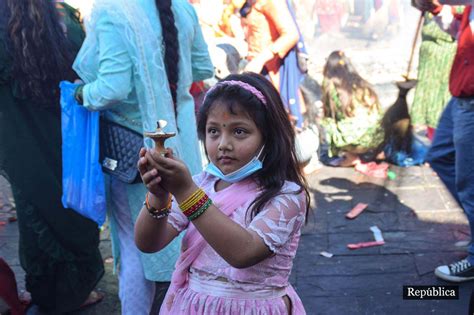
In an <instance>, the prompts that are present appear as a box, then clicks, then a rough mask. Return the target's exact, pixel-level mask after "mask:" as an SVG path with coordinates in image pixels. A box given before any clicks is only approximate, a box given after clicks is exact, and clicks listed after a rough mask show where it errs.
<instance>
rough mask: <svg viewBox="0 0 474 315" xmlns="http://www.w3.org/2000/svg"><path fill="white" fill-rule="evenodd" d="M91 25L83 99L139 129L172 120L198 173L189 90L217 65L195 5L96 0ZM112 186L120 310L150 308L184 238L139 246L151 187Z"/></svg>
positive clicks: (79, 66) (170, 143)
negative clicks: (146, 249)
mask: <svg viewBox="0 0 474 315" xmlns="http://www.w3.org/2000/svg"><path fill="white" fill-rule="evenodd" d="M86 33H87V37H86V39H85V41H84V45H83V46H82V48H81V50H80V52H79V54H78V56H77V58H76V61H75V63H74V69H75V70H76V71H77V73H78V74H79V76H80V77H81V79H82V80H83V81H84V82H85V85H83V86H80V87H79V88H78V90H77V91H76V92H77V93H76V96H77V98H78V100H79V101H80V102H81V101H82V103H83V105H84V107H85V108H87V109H89V110H93V111H95V110H100V111H102V113H103V116H104V118H105V119H107V120H110V121H113V122H115V123H118V124H120V125H122V126H125V127H128V128H130V129H133V130H135V131H137V132H140V133H143V132H144V131H154V130H156V123H157V121H158V120H159V119H162V120H166V121H167V122H168V125H167V126H166V129H165V130H168V131H173V132H177V136H176V137H173V138H171V139H169V140H167V142H166V146H167V147H170V148H172V149H173V151H174V152H175V154H177V155H178V156H180V158H182V159H183V160H184V161H185V162H186V164H187V165H188V167H189V168H190V169H191V171H192V172H193V173H194V174H196V173H198V172H200V171H201V170H202V161H201V154H200V150H199V143H198V137H197V132H196V117H195V112H194V101H193V98H192V96H191V94H190V92H189V90H190V87H191V84H192V83H193V82H195V81H201V80H204V79H206V78H210V77H212V75H213V72H214V68H213V65H212V63H211V60H210V57H209V53H208V50H207V45H206V43H205V41H204V39H203V36H202V33H201V29H200V26H199V22H198V17H197V15H196V12H195V11H194V9H193V7H192V6H191V5H190V4H189V3H188V2H187V1H186V0H173V1H171V0H157V1H154V0H136V1H129V0H97V1H96V2H95V4H94V8H93V11H92V13H91V18H90V21H89V22H88V24H86ZM146 145H147V146H149V144H148V142H147V143H146ZM106 186H107V187H106V189H107V196H108V197H107V198H108V204H107V208H108V213H109V218H110V222H111V231H112V246H113V253H114V258H115V261H116V262H119V264H120V269H119V296H120V299H121V303H122V314H149V313H150V311H151V310H152V305H153V299H154V296H155V291H156V290H157V288H158V289H160V288H161V290H162V289H163V287H164V288H167V284H169V281H170V279H171V274H172V272H173V270H174V265H175V262H176V260H177V258H178V256H179V249H180V239H178V240H176V241H174V242H173V243H171V244H170V245H169V246H168V247H167V249H166V250H164V251H163V252H160V253H159V254H144V253H141V252H140V251H139V250H138V249H137V247H136V246H135V243H134V239H133V235H134V224H135V220H136V219H137V216H138V213H139V211H140V209H141V207H142V205H143V201H144V199H145V194H146V191H147V190H146V187H145V186H144V185H143V184H142V183H139V184H126V183H123V182H121V181H119V180H118V179H116V178H114V177H113V176H110V177H108V178H107V179H106ZM157 282H159V283H160V284H159V286H158V287H157ZM161 293H163V294H164V292H161ZM161 293H159V294H161Z"/></svg>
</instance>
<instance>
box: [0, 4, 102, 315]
mask: <svg viewBox="0 0 474 315" xmlns="http://www.w3.org/2000/svg"><path fill="white" fill-rule="evenodd" d="M83 40H84V31H83V29H82V26H81V24H80V22H79V18H78V13H77V11H76V10H74V9H73V8H71V7H70V6H68V5H67V4H55V3H54V1H51V0H35V1H31V0H0V144H1V145H0V175H2V176H5V177H6V178H7V179H8V181H9V182H10V184H11V187H12V191H13V196H14V198H15V202H16V206H17V214H18V229H19V234H20V238H19V259H20V263H21V266H22V268H23V269H24V271H25V284H26V290H27V291H28V292H30V294H31V298H32V304H33V305H34V308H39V310H40V311H41V312H42V313H43V312H44V313H46V314H63V313H66V312H71V311H73V310H76V309H78V308H80V307H81V306H83V305H86V304H90V303H94V302H97V301H100V299H101V298H102V297H103V295H101V294H99V293H98V292H96V291H93V289H94V287H95V286H96V285H97V283H98V281H99V280H100V279H101V277H102V275H103V274H104V266H103V262H102V257H101V255H100V251H99V248H98V246H99V232H100V231H99V229H98V227H97V224H96V223H95V222H93V221H92V220H90V219H87V218H85V217H83V216H81V215H79V214H78V213H77V212H75V211H73V210H72V209H66V208H64V207H63V206H62V203H61V194H62V186H61V185H62V173H61V172H62V171H61V169H62V163H61V111H60V106H59V88H58V85H59V82H60V81H61V80H74V79H75V78H77V75H76V74H75V73H74V72H73V71H72V68H71V66H72V63H73V61H74V58H75V55H76V54H77V52H78V51H79V49H80V47H81V44H82V41H83ZM0 273H1V271H0ZM0 282H2V280H0ZM2 284H5V283H2Z"/></svg>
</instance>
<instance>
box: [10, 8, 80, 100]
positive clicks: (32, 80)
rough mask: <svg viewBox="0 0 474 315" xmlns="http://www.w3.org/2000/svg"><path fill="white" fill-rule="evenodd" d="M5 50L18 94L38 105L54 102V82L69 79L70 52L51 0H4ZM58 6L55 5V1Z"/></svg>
mask: <svg viewBox="0 0 474 315" xmlns="http://www.w3.org/2000/svg"><path fill="white" fill-rule="evenodd" d="M6 3H7V7H6V8H7V10H6V11H7V12H5V13H4V14H6V20H7V21H8V25H7V34H8V44H7V47H8V51H9V55H10V56H11V57H12V59H13V67H12V70H13V71H12V76H13V79H14V80H15V84H17V86H18V88H19V90H20V93H21V94H22V95H23V96H24V97H26V98H28V99H34V100H35V101H36V103H40V104H57V102H56V101H57V100H58V98H59V88H58V83H59V81H61V80H66V79H69V80H73V79H74V78H75V77H76V76H75V75H74V72H73V70H72V68H71V66H72V63H73V61H74V53H73V49H72V47H71V44H70V42H69V41H68V40H67V38H66V35H65V26H64V24H62V23H61V22H60V16H59V13H58V10H57V8H56V7H55V4H54V2H52V1H51V0H6ZM58 5H59V4H58Z"/></svg>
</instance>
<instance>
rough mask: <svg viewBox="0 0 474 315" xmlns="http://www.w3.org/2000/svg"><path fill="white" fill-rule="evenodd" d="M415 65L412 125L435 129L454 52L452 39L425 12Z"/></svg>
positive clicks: (444, 96)
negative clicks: (415, 79)
mask: <svg viewBox="0 0 474 315" xmlns="http://www.w3.org/2000/svg"><path fill="white" fill-rule="evenodd" d="M421 34H422V35H421V36H422V42H421V46H420V57H419V65H418V83H417V86H416V90H415V97H414V100H413V104H412V106H411V108H410V116H411V121H412V124H413V125H419V126H428V127H431V128H436V127H437V125H438V120H439V117H440V116H441V113H442V111H443V109H444V107H445V106H446V104H447V103H448V101H449V99H450V98H451V94H450V93H449V86H448V82H449V74H450V69H451V65H452V63H453V59H454V54H455V53H456V41H455V40H454V39H453V38H452V37H451V36H450V35H449V34H447V33H446V32H444V31H443V30H441V29H440V28H439V26H438V24H436V22H435V21H434V20H433V19H432V15H431V14H429V13H427V14H425V24H424V26H423V29H422V33H421Z"/></svg>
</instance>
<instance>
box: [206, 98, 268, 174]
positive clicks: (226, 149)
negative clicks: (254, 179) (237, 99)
mask: <svg viewBox="0 0 474 315" xmlns="http://www.w3.org/2000/svg"><path fill="white" fill-rule="evenodd" d="M234 112H235V113H231V112H230V111H229V109H228V108H227V106H226V105H225V104H222V103H220V101H219V100H217V101H216V102H214V104H212V105H211V109H210V110H209V114H208V117H207V121H206V150H207V154H208V156H209V159H210V160H211V162H212V163H214V164H215V165H216V166H217V167H218V168H219V169H220V170H221V171H222V173H224V174H229V173H231V172H233V171H236V170H238V169H239V168H241V167H242V166H244V165H245V164H247V163H248V162H249V161H250V160H251V159H252V158H254V157H255V155H257V154H258V153H259V151H260V149H261V148H262V146H263V136H262V133H261V132H260V130H259V129H258V127H257V125H255V122H254V121H253V120H252V118H250V117H249V116H248V115H247V113H246V112H245V111H243V110H242V108H241V107H240V106H237V107H236V108H234Z"/></svg>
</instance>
